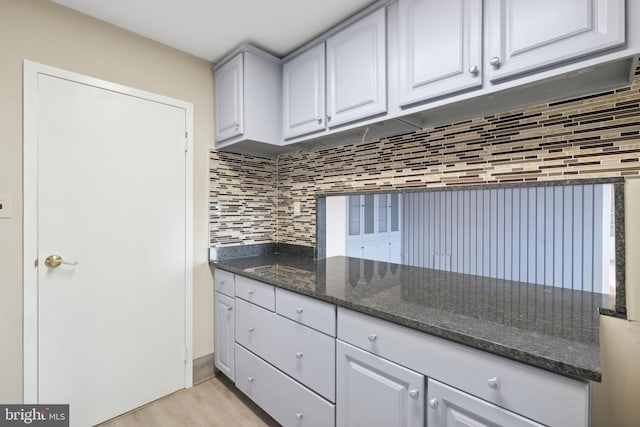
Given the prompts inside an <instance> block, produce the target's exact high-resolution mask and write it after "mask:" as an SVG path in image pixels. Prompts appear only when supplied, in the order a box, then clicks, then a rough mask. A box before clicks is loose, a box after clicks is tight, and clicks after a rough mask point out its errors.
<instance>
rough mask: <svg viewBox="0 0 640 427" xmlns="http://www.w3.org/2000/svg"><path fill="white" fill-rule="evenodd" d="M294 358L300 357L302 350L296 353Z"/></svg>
mask: <svg viewBox="0 0 640 427" xmlns="http://www.w3.org/2000/svg"><path fill="white" fill-rule="evenodd" d="M296 359H302V352H301V351H299V352H297V353H296Z"/></svg>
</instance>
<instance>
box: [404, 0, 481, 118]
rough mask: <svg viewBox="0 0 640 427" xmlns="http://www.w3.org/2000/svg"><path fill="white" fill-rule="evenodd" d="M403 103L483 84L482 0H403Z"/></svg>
mask: <svg viewBox="0 0 640 427" xmlns="http://www.w3.org/2000/svg"><path fill="white" fill-rule="evenodd" d="M399 28H400V105H401V106H406V105H409V104H413V103H416V102H420V101H424V100H427V99H430V98H436V97H439V96H443V95H447V94H449V93H453V92H458V91H461V90H466V89H471V88H474V87H479V86H481V85H482V72H481V67H482V0H449V1H442V0H400V2H399Z"/></svg>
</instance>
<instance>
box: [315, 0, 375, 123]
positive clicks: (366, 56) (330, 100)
mask: <svg viewBox="0 0 640 427" xmlns="http://www.w3.org/2000/svg"><path fill="white" fill-rule="evenodd" d="M385 15H386V10H385V9H384V8H381V9H379V10H377V11H376V12H373V13H372V14H371V15H368V16H366V17H364V18H362V19H361V20H359V21H357V22H355V23H354V24H352V25H351V26H349V27H347V28H345V29H344V30H342V31H340V32H339V33H337V34H335V35H333V36H332V37H330V38H329V39H328V40H327V115H328V116H327V125H328V126H329V127H334V126H337V125H340V124H344V123H347V122H353V121H355V120H359V119H363V118H366V117H369V116H373V115H375V114H379V113H384V112H386V111H387V74H386V51H387V41H386V22H385Z"/></svg>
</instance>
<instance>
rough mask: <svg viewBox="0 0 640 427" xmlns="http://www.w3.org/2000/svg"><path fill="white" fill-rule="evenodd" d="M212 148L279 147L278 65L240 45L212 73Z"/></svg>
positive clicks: (249, 47)
mask: <svg viewBox="0 0 640 427" xmlns="http://www.w3.org/2000/svg"><path fill="white" fill-rule="evenodd" d="M213 73H214V74H213V78H214V94H213V96H214V108H215V109H214V115H215V121H214V127H215V138H216V141H215V142H216V148H223V147H229V146H232V145H234V144H236V143H238V142H241V141H253V142H254V143H255V142H258V143H265V144H275V145H279V144H281V143H282V63H281V61H280V59H278V58H276V57H275V56H272V55H269V54H268V53H266V52H263V51H261V50H260V49H257V48H255V47H253V46H251V45H247V44H245V45H242V46H240V47H239V48H238V49H236V51H234V52H233V53H231V54H230V55H229V56H228V57H227V58H225V59H223V60H222V61H221V62H220V64H219V65H216V66H215V67H214V69H213Z"/></svg>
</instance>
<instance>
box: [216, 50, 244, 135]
mask: <svg viewBox="0 0 640 427" xmlns="http://www.w3.org/2000/svg"><path fill="white" fill-rule="evenodd" d="M243 76H244V55H243V54H242V53H240V54H238V55H237V56H235V57H234V58H233V59H231V60H230V61H229V62H227V63H226V64H224V65H223V66H221V67H220V68H218V69H217V70H216V71H215V81H214V84H215V89H214V90H215V103H214V104H215V105H214V108H215V111H214V115H215V128H216V141H217V142H220V141H224V140H226V139H229V138H233V137H234V136H237V135H242V134H243V133H244V114H243V112H244V106H243V101H244V84H243V81H242V80H243Z"/></svg>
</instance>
